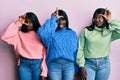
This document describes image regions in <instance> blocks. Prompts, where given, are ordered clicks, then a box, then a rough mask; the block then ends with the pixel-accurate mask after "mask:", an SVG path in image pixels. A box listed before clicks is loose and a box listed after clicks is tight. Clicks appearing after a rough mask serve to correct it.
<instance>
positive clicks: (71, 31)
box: [68, 29, 77, 35]
mask: <svg viewBox="0 0 120 80" xmlns="http://www.w3.org/2000/svg"><path fill="white" fill-rule="evenodd" d="M68 31H69V33H71V34H73V35H77V34H76V31H74V30H73V29H69V30H68Z"/></svg>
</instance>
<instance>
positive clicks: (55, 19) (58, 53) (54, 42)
mask: <svg viewBox="0 0 120 80" xmlns="http://www.w3.org/2000/svg"><path fill="white" fill-rule="evenodd" d="M37 33H38V35H39V36H40V38H41V39H42V41H43V43H44V45H45V46H46V47H47V63H48V78H49V80H73V78H74V72H75V66H74V65H75V60H76V52H77V48H78V38H77V35H76V32H75V31H73V30H72V29H70V28H69V21H68V17H67V14H66V13H65V12H64V11H63V10H58V9H57V10H56V11H55V12H54V13H53V14H52V15H51V18H50V19H48V20H47V21H46V22H45V24H44V25H43V26H42V27H41V28H39V30H38V31H37Z"/></svg>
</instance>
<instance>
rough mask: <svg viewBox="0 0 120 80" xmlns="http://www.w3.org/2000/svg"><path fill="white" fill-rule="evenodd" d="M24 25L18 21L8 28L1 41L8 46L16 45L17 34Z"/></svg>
mask: <svg viewBox="0 0 120 80" xmlns="http://www.w3.org/2000/svg"><path fill="white" fill-rule="evenodd" d="M21 25H22V24H21V23H20V22H19V21H16V22H14V23H12V24H11V25H9V26H8V28H7V30H6V31H5V33H4V34H3V35H2V37H1V39H2V40H3V41H5V42H7V43H8V44H11V45H14V43H16V41H17V40H16V39H17V33H18V30H19V27H20V26H21Z"/></svg>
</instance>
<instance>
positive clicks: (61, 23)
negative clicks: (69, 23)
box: [53, 8, 66, 29]
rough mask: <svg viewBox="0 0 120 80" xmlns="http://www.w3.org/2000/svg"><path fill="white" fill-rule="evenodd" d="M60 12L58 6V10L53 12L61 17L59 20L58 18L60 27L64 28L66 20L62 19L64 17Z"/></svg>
mask: <svg viewBox="0 0 120 80" xmlns="http://www.w3.org/2000/svg"><path fill="white" fill-rule="evenodd" d="M58 14H59V13H58V8H56V11H55V12H54V13H53V15H54V16H56V17H58V18H59V20H58V27H59V28H60V29H62V28H64V27H65V25H66V21H65V20H64V19H62V18H64V17H63V16H59V15H58Z"/></svg>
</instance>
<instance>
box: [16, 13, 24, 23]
mask: <svg viewBox="0 0 120 80" xmlns="http://www.w3.org/2000/svg"><path fill="white" fill-rule="evenodd" d="M18 21H19V22H20V23H21V24H24V23H25V16H24V15H21V16H19V19H18Z"/></svg>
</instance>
